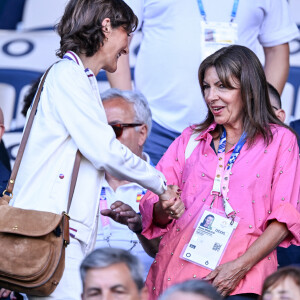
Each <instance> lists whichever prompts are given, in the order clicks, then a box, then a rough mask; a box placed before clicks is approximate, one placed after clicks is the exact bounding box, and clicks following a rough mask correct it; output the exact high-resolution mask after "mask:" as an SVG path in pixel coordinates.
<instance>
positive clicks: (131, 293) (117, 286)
mask: <svg viewBox="0 0 300 300" xmlns="http://www.w3.org/2000/svg"><path fill="white" fill-rule="evenodd" d="M145 296H146V293H145V291H144V290H142V291H141V292H139V290H138V288H137V286H136V284H135V282H134V281H133V279H132V276H131V273H130V271H129V269H128V267H127V266H126V264H125V263H116V264H113V265H110V266H109V267H106V268H94V269H89V270H88V271H87V273H86V277H85V280H84V288H83V293H82V295H81V297H82V300H89V299H91V300H92V299H95V300H96V299H101V300H114V299H116V300H117V299H120V300H121V299H122V300H140V299H146V297H145Z"/></svg>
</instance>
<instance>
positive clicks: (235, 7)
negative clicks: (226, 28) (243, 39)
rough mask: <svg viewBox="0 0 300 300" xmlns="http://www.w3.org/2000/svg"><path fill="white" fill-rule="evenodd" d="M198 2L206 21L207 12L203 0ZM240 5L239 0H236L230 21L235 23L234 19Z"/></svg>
mask: <svg viewBox="0 0 300 300" xmlns="http://www.w3.org/2000/svg"><path fill="white" fill-rule="evenodd" d="M197 2H198V7H199V10H200V14H201V16H202V18H203V20H204V21H205V22H207V21H206V12H205V10H204V6H203V2H202V0H197ZM238 6H239V0H234V2H233V7H232V11H231V16H230V17H231V18H230V23H233V21H234V19H235V17H236V12H237V9H238Z"/></svg>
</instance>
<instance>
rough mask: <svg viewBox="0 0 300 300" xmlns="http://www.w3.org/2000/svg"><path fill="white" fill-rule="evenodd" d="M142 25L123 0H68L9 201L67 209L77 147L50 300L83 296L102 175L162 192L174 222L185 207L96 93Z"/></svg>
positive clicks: (44, 207) (51, 208)
mask: <svg viewBox="0 0 300 300" xmlns="http://www.w3.org/2000/svg"><path fill="white" fill-rule="evenodd" d="M137 22H138V21H137V17H136V16H135V15H134V14H133V12H132V10H131V9H130V8H129V7H128V6H127V5H126V4H125V3H124V2H123V1H122V0H70V1H69V3H68V5H67V7H66V9H65V13H64V15H63V17H62V19H61V21H60V23H59V24H58V27H57V31H58V34H59V35H60V37H61V42H60V45H61V47H60V49H59V50H58V52H57V55H58V56H59V57H60V58H61V61H59V62H58V63H56V64H54V65H53V67H52V68H51V70H50V72H49V74H48V76H47V78H46V81H45V83H44V87H43V91H42V94H41V98H40V102H39V105H38V109H37V113H36V116H35V119H34V122H33V126H32V129H31V132H30V136H29V139H28V142H27V145H26V148H25V151H24V156H23V159H22V163H21V165H20V169H19V172H18V176H17V178H16V183H15V187H14V198H13V199H12V202H11V203H12V205H13V206H16V207H21V208H26V209H36V210H43V211H50V212H54V213H61V212H62V211H65V210H66V207H67V200H68V192H69V186H70V180H71V173H72V168H73V164H74V159H75V155H76V152H77V149H79V150H80V152H81V153H82V156H83V158H82V161H81V164H80V169H79V174H78V179H77V184H76V188H75V192H74V196H73V200H72V205H71V208H70V213H69V214H70V217H71V220H70V235H71V243H70V245H69V246H68V247H67V249H66V266H65V271H64V274H63V277H62V279H61V282H60V283H59V285H58V287H57V288H56V290H55V291H54V292H53V294H52V295H51V296H50V297H49V299H80V293H81V282H80V276H79V265H80V262H81V260H82V259H83V258H84V256H85V255H86V254H87V253H88V252H89V251H90V250H91V249H92V248H93V245H94V240H95V234H96V229H97V226H96V223H97V212H98V210H99V208H98V206H99V198H100V192H101V186H102V181H103V178H104V172H105V171H107V172H109V173H111V174H112V175H113V176H117V177H120V178H124V179H126V180H129V181H135V182H137V183H139V184H140V185H142V186H144V187H145V188H147V189H149V190H151V191H153V192H154V193H156V194H158V195H161V199H164V200H166V201H165V203H169V204H168V205H170V211H172V212H173V216H174V217H176V216H177V215H178V212H180V211H181V210H182V209H183V205H182V203H181V201H180V200H179V201H174V197H176V193H175V192H174V191H173V190H172V189H171V188H170V187H169V188H167V187H166V183H165V179H164V176H163V175H162V174H161V173H160V172H158V171H156V170H155V169H154V168H153V167H151V166H150V165H149V164H147V163H146V162H145V161H143V160H142V159H140V158H138V157H137V156H135V155H134V154H132V153H131V151H130V150H129V149H128V148H127V147H125V146H124V145H122V144H121V143H120V142H119V141H118V140H117V139H116V137H115V134H114V131H113V130H112V128H111V127H110V126H109V125H108V124H107V120H106V116H105V111H104V109H103V105H102V102H101V99H100V96H99V91H98V87H97V81H96V78H95V76H96V75H97V74H98V73H99V71H100V70H101V69H104V70H106V71H108V72H115V71H116V69H117V61H118V58H119V57H120V56H121V55H123V54H127V53H128V36H129V35H130V33H131V32H132V31H134V30H135V28H136V26H137ZM124 130H135V129H134V128H125V129H124ZM171 198H172V199H171ZM169 199H171V200H169ZM29 298H30V299H33V297H30V296H29ZM39 299H40V298H39ZM43 299H44V298H43ZM47 299H48V297H47Z"/></svg>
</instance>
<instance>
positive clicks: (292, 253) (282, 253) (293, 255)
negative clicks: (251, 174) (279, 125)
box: [268, 83, 300, 267]
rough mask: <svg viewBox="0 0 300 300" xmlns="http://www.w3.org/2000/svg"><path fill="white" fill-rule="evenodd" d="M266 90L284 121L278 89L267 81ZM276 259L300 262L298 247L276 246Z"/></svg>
mask: <svg viewBox="0 0 300 300" xmlns="http://www.w3.org/2000/svg"><path fill="white" fill-rule="evenodd" d="M268 91H269V96H270V101H271V105H272V107H273V110H274V113H275V115H276V116H277V118H278V119H279V120H280V121H281V122H284V121H285V111H284V110H283V109H282V106H281V98H280V95H279V93H278V91H277V90H276V89H275V88H274V86H272V85H271V84H270V83H268ZM299 129H300V128H299ZM277 259H278V265H279V267H284V266H288V265H294V264H300V247H299V246H295V245H290V246H289V247H288V248H283V247H277Z"/></svg>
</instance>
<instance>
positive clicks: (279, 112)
mask: <svg viewBox="0 0 300 300" xmlns="http://www.w3.org/2000/svg"><path fill="white" fill-rule="evenodd" d="M268 91H269V97H270V102H271V105H272V107H273V110H274V113H275V115H276V117H277V118H278V119H279V120H280V121H281V122H282V123H284V121H285V111H284V110H283V109H282V105H281V97H280V95H279V93H278V91H277V90H276V89H275V88H274V86H273V85H272V84H271V83H268Z"/></svg>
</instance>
